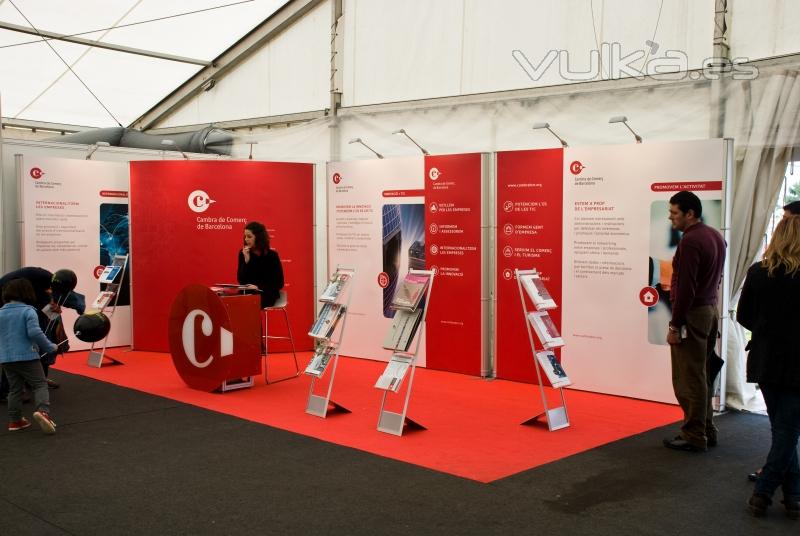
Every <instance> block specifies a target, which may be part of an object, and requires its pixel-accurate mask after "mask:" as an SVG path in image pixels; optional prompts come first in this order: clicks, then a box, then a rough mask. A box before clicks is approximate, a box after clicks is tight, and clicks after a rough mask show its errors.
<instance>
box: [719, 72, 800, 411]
mask: <svg viewBox="0 0 800 536" xmlns="http://www.w3.org/2000/svg"><path fill="white" fill-rule="evenodd" d="M726 98H727V102H728V110H727V114H726V115H727V117H728V120H726V128H725V130H726V132H725V135H726V136H727V137H732V138H734V139H735V142H734V144H735V153H736V161H735V179H734V190H733V206H732V218H731V219H732V225H731V234H730V236H731V243H730V248H729V252H730V255H731V258H730V261H731V262H730V266H731V285H730V288H731V299H730V301H729V303H730V304H731V309H732V311H731V314H729V316H728V320H727V321H728V323H729V326H728V327H729V330H728V353H727V354H728V355H727V362H728V365H727V366H728V373H727V385H726V387H727V405H728V406H729V407H731V408H733V409H745V410H749V411H760V410H763V409H764V402H763V399H762V398H761V395H760V392H759V391H757V390H756V387H755V385H754V384H749V383H746V379H745V360H746V356H745V351H744V347H745V344H746V341H745V334H744V329H743V328H742V327H741V326H740V325H739V324H738V323H736V321H735V314H733V309H735V304H736V303H737V301H738V295H739V290H740V289H741V286H742V283H743V282H744V278H745V275H746V274H747V269H748V268H749V267H750V265H751V264H752V262H753V261H754V259H757V257H759V256H760V249H761V245H762V242H763V238H764V232H765V230H766V228H767V224H768V222H769V218H770V217H771V215H772V212H773V209H774V207H775V201H776V199H777V197H778V193H779V190H780V187H781V184H782V183H783V177H784V173H785V171H786V166H787V164H788V162H789V159H790V157H791V154H792V148H793V146H794V145H795V144H796V143H797V141H798V128H799V127H800V80H798V76H797V71H794V70H792V71H783V72H777V73H772V74H769V75H767V76H764V77H763V78H759V79H757V80H755V81H746V82H735V81H734V82H731V83H730V84H729V88H728V91H727V92H726Z"/></svg>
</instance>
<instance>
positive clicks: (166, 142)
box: [161, 140, 189, 160]
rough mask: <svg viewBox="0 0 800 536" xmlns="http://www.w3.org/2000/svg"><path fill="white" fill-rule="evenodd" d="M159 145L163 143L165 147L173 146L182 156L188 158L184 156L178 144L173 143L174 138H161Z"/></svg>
mask: <svg viewBox="0 0 800 536" xmlns="http://www.w3.org/2000/svg"><path fill="white" fill-rule="evenodd" d="M161 145H164V146H166V147H174V148H175V150H176V151H178V152H179V153H181V154H182V155H183V158H185V159H186V160H189V157H188V156H186V153H184V152H183V149H181V147H180V145H178V144H177V143H175V140H161Z"/></svg>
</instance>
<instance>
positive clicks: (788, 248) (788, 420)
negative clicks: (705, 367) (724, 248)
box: [736, 216, 800, 519]
mask: <svg viewBox="0 0 800 536" xmlns="http://www.w3.org/2000/svg"><path fill="white" fill-rule="evenodd" d="M799 303H800V216H791V217H788V218H785V219H783V220H781V222H780V223H778V226H777V227H776V228H775V233H774V234H773V235H772V240H771V241H770V243H769V246H768V247H767V250H766V252H765V253H764V259H763V260H762V261H760V262H757V263H755V264H754V265H753V266H751V267H750V269H749V270H748V272H747V278H746V279H745V282H744V287H743V288H742V296H741V298H740V299H739V307H738V310H737V314H736V318H737V321H738V322H739V323H740V324H741V325H742V326H744V327H745V328H747V329H749V330H750V331H751V332H752V339H751V340H750V344H749V349H750V352H749V354H748V356H747V381H749V382H755V383H758V385H759V387H760V388H761V393H762V394H763V395H764V401H765V402H766V404H767V414H768V415H769V420H770V424H771V427H772V445H771V447H770V451H769V454H768V455H767V462H766V464H765V465H764V469H763V471H762V472H761V475H760V476H759V477H758V480H756V486H755V491H754V492H753V496H752V497H751V498H750V501H749V510H750V512H751V513H752V514H753V515H756V516H763V515H764V514H766V511H767V507H768V506H769V505H770V504H771V503H772V495H773V494H774V493H775V491H776V490H777V489H778V488H779V487H781V488H783V503H784V507H785V509H786V515H787V516H789V517H790V518H792V519H797V518H798V517H800V466H798V460H797V441H798V436H800V342H799V339H798V328H800V307H798V304H799Z"/></svg>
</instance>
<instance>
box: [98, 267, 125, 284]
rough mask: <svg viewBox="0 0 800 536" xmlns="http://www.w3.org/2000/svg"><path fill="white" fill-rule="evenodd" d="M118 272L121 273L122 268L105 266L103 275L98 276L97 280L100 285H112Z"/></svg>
mask: <svg viewBox="0 0 800 536" xmlns="http://www.w3.org/2000/svg"><path fill="white" fill-rule="evenodd" d="M120 271H122V266H115V265H113V264H112V265H109V266H106V267H105V269H104V270H103V273H101V274H100V278H99V280H100V282H101V283H113V282H114V280H115V279H116V278H117V275H119V273H120Z"/></svg>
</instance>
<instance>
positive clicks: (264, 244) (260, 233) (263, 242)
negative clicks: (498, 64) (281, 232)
mask: <svg viewBox="0 0 800 536" xmlns="http://www.w3.org/2000/svg"><path fill="white" fill-rule="evenodd" d="M244 228H245V230H246V231H250V232H251V233H253V236H254V237H255V238H256V242H255V247H256V249H258V250H260V251H263V252H267V251H269V234H267V228H266V227H264V224H263V223H259V222H257V221H251V222H250V223H248V224H247V225H245V226H244Z"/></svg>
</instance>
